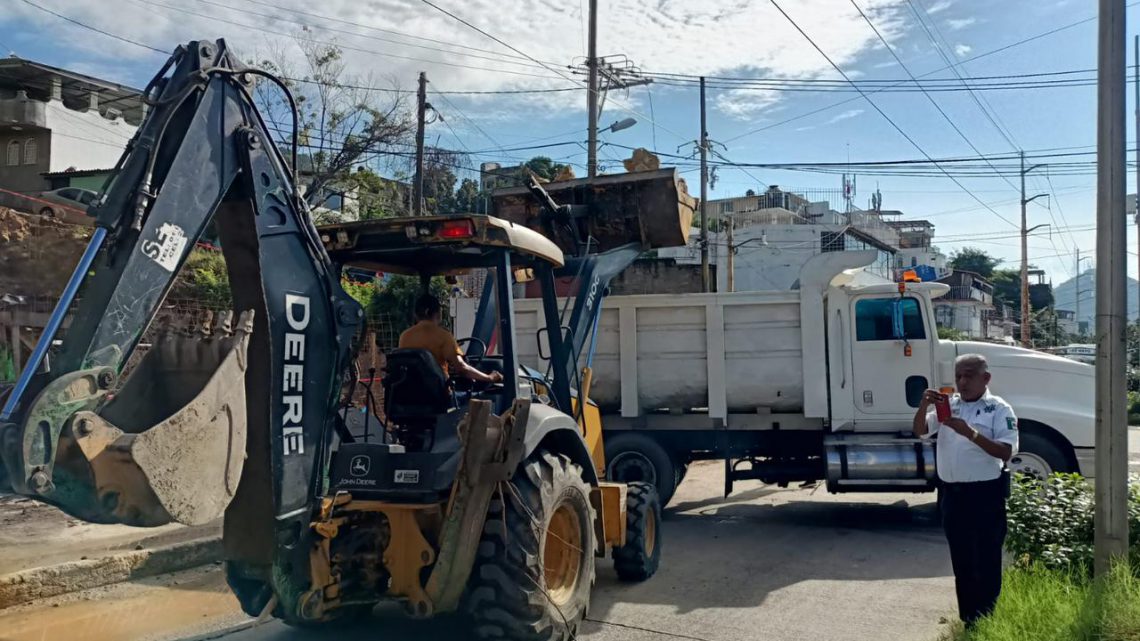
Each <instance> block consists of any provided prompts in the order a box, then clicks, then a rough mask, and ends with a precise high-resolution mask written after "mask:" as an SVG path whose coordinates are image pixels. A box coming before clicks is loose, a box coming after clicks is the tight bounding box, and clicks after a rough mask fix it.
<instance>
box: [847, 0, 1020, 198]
mask: <svg viewBox="0 0 1140 641" xmlns="http://www.w3.org/2000/svg"><path fill="white" fill-rule="evenodd" d="M850 2H851V6H853V7H855V10H856V11H858V12H859V15H860V16H862V17H863V20H864V21H865V22H866V23H867V25H868V26H869V27H871V31H874V32H875V36H877V37H878V38H879V42H882V43H883V46H884V47H885V48H886V49H887V51H889V52H890V53H891V56H893V57H894V59H895V61H896V62H898V63H899V66H900V67H902V69H903V71H905V72H906V75H907V76H908V77H909V78H910V79H911V80H914V81H915V82H916V83H917V82H918V79H917V78H915V77H914V74H913V73H911V71H910V67H908V66H906V63H905V62H903V60H902V58H901V57H900V56H899V55H898V53H896V52H895V50H894V48H893V47H891V44H890V43H889V42H887V39H886V38H884V37H883V34H882V33H880V32H879V29H878V27H876V26H875V23H873V22H871V19H870V18H868V17H867V14H865V13H863V9H862V8H861V7H860V6H859V5H858V4H857V3H856V2H855V0H850ZM911 8H912V9H913V8H914V5H911ZM922 93H923V95H924V96H926V99H927V100H928V101H930V104H931V105H933V106H934V108H935V109H937V110H938V113H939V114H941V116H942V118H943V119H944V120H945V121H946V122H947V124H949V125H950V127H951V128H952V129H953V130H954V131H955V132H956V133H957V134H958V136H959V137H961V138H962V140H964V141H966V144H967V145H969V146H970V149H973V150H974V153H975V154H977V155H978V156H979V157H984V154H983V153H982V150H980V149H978V146H977V145H975V144H974V142H973V141H972V140H970V138H969V136H967V135H966V133H965V132H963V131H962V130H961V129H960V128H959V127H958V125H957V124H956V123H955V122H954V120H953V119H951V118H950V116H949V114H947V113H946V111H945V110H944V109H943V108H942V106H941V105H939V104H938V101H936V100H935V99H934V97H933V96H931V95H930V94H929V93H928V92H926V91H923V92H922ZM985 162H986V164H987V165H989V166H990V168H991V169H993V170H994V173H998V171H997V168H996V167H994V166H993V164H992V163H991V162H990V161H989V160H986V161H985ZM1003 178H1004V177H1003ZM1004 179H1005V182H1006V183H1008V184H1009V186H1010V188H1012V189H1013V190H1015V191H1016V190H1017V186H1016V185H1014V184H1013V181H1011V180H1009V179H1008V178H1004ZM1019 193H1020V192H1019Z"/></svg>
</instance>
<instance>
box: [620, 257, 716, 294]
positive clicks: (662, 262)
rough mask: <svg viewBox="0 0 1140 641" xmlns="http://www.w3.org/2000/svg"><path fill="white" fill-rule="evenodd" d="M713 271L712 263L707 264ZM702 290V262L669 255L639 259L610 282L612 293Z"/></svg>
mask: <svg viewBox="0 0 1140 641" xmlns="http://www.w3.org/2000/svg"><path fill="white" fill-rule="evenodd" d="M710 269H712V271H713V272H714V273H715V271H716V270H715V266H710ZM700 291H701V266H700V265H691V264H690V265H679V264H677V262H676V261H675V260H672V259H646V260H638V261H637V262H635V263H634V264H632V265H630V266H629V267H628V268H626V270H625V271H624V272H622V273H621V274H620V275H618V277H617V278H615V279H613V280H612V281H611V282H610V295H611V296H631V295H635V294H691V293H697V292H700Z"/></svg>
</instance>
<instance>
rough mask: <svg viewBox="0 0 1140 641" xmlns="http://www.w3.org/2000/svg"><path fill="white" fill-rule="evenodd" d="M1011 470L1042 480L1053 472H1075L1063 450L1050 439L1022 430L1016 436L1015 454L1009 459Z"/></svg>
mask: <svg viewBox="0 0 1140 641" xmlns="http://www.w3.org/2000/svg"><path fill="white" fill-rule="evenodd" d="M1009 469H1010V471H1012V472H1020V473H1022V474H1029V475H1031V476H1034V477H1036V478H1038V479H1040V480H1042V481H1044V480H1045V479H1047V478H1049V476H1051V475H1052V474H1053V473H1055V472H1075V471H1076V470H1075V469H1073V466H1072V465H1070V463H1069V457H1068V456H1066V455H1065V452H1064V450H1062V449H1061V448H1060V447H1058V446H1057V444H1056V443H1054V442H1053V441H1052V440H1051V439H1049V438H1048V437H1046V436H1043V435H1041V434H1038V433H1036V432H1030V431H1024V432H1022V433H1021V434H1020V435H1019V437H1018V447H1017V454H1014V455H1013V458H1011V459H1010V460H1009Z"/></svg>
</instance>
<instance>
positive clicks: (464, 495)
mask: <svg viewBox="0 0 1140 641" xmlns="http://www.w3.org/2000/svg"><path fill="white" fill-rule="evenodd" d="M259 77H260V78H259ZM255 81H268V82H276V79H275V78H273V77H272V76H269V75H267V74H264V73H262V72H259V71H257V70H252V69H246V68H244V67H242V66H241V65H240V64H239V63H238V61H237V60H236V59H235V58H234V57H233V55H232V54H231V52H230V51H229V49H228V48H227V47H226V44H225V43H224V42H223V41H217V42H211V41H195V42H191V43H189V44H188V45H185V46H181V47H179V48H178V49H177V50H176V51H175V53H174V55H173V56H172V57H171V59H170V60H169V62H168V63H167V64H166V65H165V66H164V67H163V68H162V70H161V71H160V72H159V73H158V74H157V75H156V76H155V78H154V79H153V80H152V81H151V83H150V84H149V85H148V86H147V88H146V91H145V96H146V99H147V102H148V104H149V105H150V107H151V108H150V110H149V113H148V115H147V117H146V120H145V122H144V123H143V125H142V126H141V127H140V129H139V131H138V133H137V135H136V136H135V137H134V139H132V141H131V142H130V143H129V145H128V148H127V150H126V152H125V153H124V155H123V157H122V159H121V160H120V162H119V165H118V167H117V168H116V171H115V173H114V176H113V178H112V179H111V181H110V183H109V185H108V187H107V189H106V190H105V193H104V195H103V197H102V198H101V200H100V201H99V202H98V203H96V204H95V205H94V206H93V207H92V209H91V214H92V215H93V216H94V217H95V218H96V221H97V227H96V231H95V233H94V236H93V238H92V240H91V242H90V245H89V247H88V248H87V250H86V252H85V253H84V255H83V257H82V259H81V260H80V263H79V265H78V267H77V268H76V270H75V272H74V275H73V276H72V278H71V280H70V281H69V283H68V285H67V287H66V289H65V291H64V292H63V295H62V297H61V300H60V302H59V305H58V307H57V308H56V310H55V312H54V313H53V314H52V316H51V321H50V322H49V324H48V326H47V328H46V330H45V332H44V334H43V336H42V338H41V340H40V342H39V344H38V345H37V347H36V349H35V351H34V352H33V354H32V357H31V358H30V360H29V363H28V364H27V366H26V368H25V370H24V371H23V373H22V374H21V376H20V378H19V380H18V382H17V384H16V386H15V388H14V389H13V391H12V393H11V395H10V396H9V398H8V399H7V401H6V403H5V405H4V407H3V411H2V413H0V454H2V457H3V462H4V466H5V468H6V470H7V475H8V477H9V479H10V481H11V484H12V486H13V489H14V490H15V491H16V492H19V493H21V494H25V495H28V496H32V497H35V498H37V499H39V500H42V501H45V502H48V503H51V504H54V505H57V506H59V507H60V508H61V509H63V510H64V511H66V512H68V513H69V514H72V515H74V516H76V517H79V518H82V519H85V520H88V521H92V522H100V523H125V524H130V525H137V526H155V525H160V524H164V523H169V522H181V523H187V524H197V523H205V522H209V521H211V520H213V519H216V518H218V517H219V516H223V515H224V548H225V557H226V572H227V579H228V581H229V584H230V586H231V588H232V589H233V592H234V594H235V595H236V596H237V598H238V600H239V601H240V602H241V605H242V607H243V609H244V610H245V611H246V612H248V613H250V614H251V615H258V614H263V613H271V614H272V615H273V616H276V617H279V618H281V619H284V620H285V621H286V622H289V623H291V624H295V625H310V624H320V623H324V622H329V621H333V620H336V619H340V618H344V617H347V616H353V615H356V614H359V613H362V612H366V611H368V610H369V609H370V608H371V606H372V605H374V604H376V603H377V602H379V601H382V600H386V599H398V600H402V601H403V602H404V603H405V604H406V605H407V607H408V610H409V611H410V612H411V613H412V614H413V615H415V616H421V617H426V616H431V615H433V614H436V613H441V612H447V611H456V610H464V611H466V612H468V613H469V614H470V615H471V616H472V617H473V619H474V622H475V624H474V626H473V629H474V630H475V632H476V635H477V636H479V637H481V638H488V639H491V638H494V639H535V640H545V639H565V638H568V637H570V636H572V635H573V634H574V630H575V629H576V627H577V625H578V623H579V622H580V621H581V620H582V618H583V617H584V615H585V610H586V607H587V605H588V600H589V592H590V586H591V584H592V583H593V579H594V558H595V556H603V555H605V554H607V553H612V555H613V557H614V559H615V567H616V570H617V573H618V574H619V576H620V577H621V578H623V579H627V580H643V579H646V578H648V577H650V576H652V574H653V573H654V572H655V570H656V568H657V565H658V562H659V559H660V553H661V538H660V536H661V532H660V523H659V520H660V506H659V504H658V501H657V497H656V495H655V493H654V490H653V488H652V487H651V486H648V485H644V484H629V485H628V486H627V485H619V484H612V483H606V482H604V481H603V480H602V479H601V478H600V474H599V471H600V470H603V469H604V461H602V443H601V425H600V419H599V414H598V412H597V411H596V408H595V407H593V406H591V404H590V403H589V401H588V398H587V390H588V387H589V378H590V374H589V368H588V367H586V368H580V367H579V363H578V361H579V357H580V355H581V353H582V350H583V345H584V344H585V342H586V340H587V338H588V336H589V335H590V331H591V329H592V328H593V326H594V323H595V319H596V318H597V313H598V309H599V307H600V299H601V297H602V296H603V295H604V291H605V287H606V284H607V283H608V282H609V279H610V278H611V277H612V276H613V275H615V274H616V273H618V272H620V271H621V269H624V267H625V266H626V265H628V264H629V262H630V261H631V260H632V258H633V257H634V256H636V255H637V253H639V252H640V251H642V250H643V249H645V248H647V247H650V246H653V245H655V244H660V243H661V242H662V241H661V239H662V238H668V239H669V240H668V241H667V242H670V243H675V242H684V235H685V233H686V231H687V229H688V226H689V221H688V220H687V218H686V213H685V212H686V207H685V205H684V204H683V203H682V205H681V206H678V198H679V197H682V194H683V188H680V187H679V185H678V183H677V181H676V178H675V176H673V174H672V173H671V172H669V173H668V175H667V176H666V175H665V174H663V173H662V171H658V172H650V173H649V174H646V176H645V178H646V179H645V180H641V179H640V178H639V177H637V176H636V175H631V176H630V177H628V178H626V179H622V180H618V181H616V183H615V184H616V187H613V188H612V189H610V190H609V191H606V188H605V187H604V186H602V187H599V186H598V185H596V184H593V183H591V182H590V181H577V182H576V183H572V184H570V185H569V188H568V191H565V192H564V193H565V194H566V199H567V200H569V201H570V202H569V203H568V204H561V205H559V204H556V203H555V202H554V201H553V200H552V199H551V198H550V196H549V195H547V194H546V192H545V191H544V190H543V188H542V187H541V186H539V185H537V184H536V183H532V185H531V188H532V189H531V192H532V194H533V199H532V202H531V203H529V204H520V203H518V202H513V203H504V204H503V215H505V216H507V217H508V218H511V220H504V219H502V218H496V217H490V216H476V215H470V216H459V217H436V216H428V217H418V218H404V219H386V220H381V221H370V222H361V223H349V224H344V225H336V226H331V227H325V228H321V229H320V230H318V229H316V228H315V227H314V226H313V225H312V223H311V221H310V219H309V216H308V211H307V207H306V205H305V203H304V200H303V199H302V198H301V196H300V194H299V193H298V187H297V185H296V183H295V182H294V180H293V178H292V176H291V175H290V172H289V170H288V167H293V166H296V148H295V143H294V148H293V149H292V151H291V155H292V162H287V161H286V158H285V157H283V156H282V154H281V153H280V152H279V151H278V149H277V148H276V147H275V146H274V145H273V144H272V142H271V140H270V136H269V135H268V132H267V129H266V126H265V123H264V122H263V121H262V118H261V116H260V115H259V114H258V112H257V109H256V108H255V107H254V104H253V101H252V99H251V98H250V91H251V87H252V84H253V83H254V82H255ZM282 90H283V91H284V90H285V88H284V87H282ZM286 93H287V91H286ZM663 171H664V170H663ZM611 182H613V181H611ZM639 190H640V191H639ZM662 190H664V192H668V193H669V194H671V196H668V197H667V198H665V200H664V201H663V202H665V205H666V206H664V207H663V208H662V207H661V206H660V203H659V202H658V201H656V200H654V199H653V198H649V197H648V196H649V195H651V194H656V195H657V196H660V194H661V193H662ZM607 194H609V195H608V196H607ZM615 194H616V196H615ZM641 196H645V198H642V197H641ZM607 198H610V200H609V201H607ZM683 198H687V196H684V197H683ZM683 198H682V199H683ZM670 199H671V200H670ZM610 201H612V202H610ZM650 202H653V203H655V204H654V205H653V207H654V208H655V209H654V211H653V212H649V211H641V209H640V207H641V205H642V204H644V203H650ZM599 203H603V204H605V205H606V206H605V207H600V206H599ZM678 212H680V214H678ZM652 214H656V218H657V219H664V223H662V222H661V221H660V220H658V221H657V222H654V218H655V216H654V215H652ZM689 215H691V211H689ZM211 221H212V222H213V225H214V226H215V228H216V229H217V231H218V234H219V237H220V239H221V245H222V248H223V252H224V255H225V259H226V264H227V269H228V271H229V278H230V283H231V289H232V295H233V303H234V310H235V314H233V315H229V314H223V315H220V316H219V319H218V322H217V324H216V325H215V327H214V328H212V332H198V334H200V335H187V333H186V332H167V333H165V334H163V335H160V336H159V337H158V338H157V339H156V340H155V341H154V345H153V346H152V347H151V349H150V350H149V351H147V353H146V354H145V356H144V357H143V359H142V360H141V362H140V363H139V364H138V365H137V366H136V367H135V368H133V369H132V370H130V372H129V373H128V374H127V378H126V380H123V381H120V380H119V379H120V376H121V375H122V374H123V373H124V371H125V370H124V368H125V365H126V363H127V360H128V358H129V357H130V356H131V355H132V353H134V352H135V350H136V348H137V347H138V343H139V341H140V337H141V336H142V334H143V332H144V331H145V330H146V329H147V328H148V326H149V325H150V324H151V322H152V321H153V320H154V318H155V315H156V312H157V310H158V309H159V308H160V306H161V304H162V302H163V299H164V297H165V295H166V293H167V291H168V290H169V288H170V286H171V283H172V281H173V280H174V278H175V275H176V273H177V272H178V269H179V267H180V266H181V265H182V263H183V261H184V260H185V258H186V256H187V254H188V252H189V251H190V249H191V248H192V247H193V245H194V243H195V241H196V240H197V239H198V238H199V237H200V236H201V234H202V233H203V230H204V229H205V228H206V226H207V224H208V223H210V222H211ZM669 228H672V229H673V231H674V232H675V233H672V234H670V233H667V232H665V233H663V232H662V229H666V230H667V229H669ZM619 241H620V242H619ZM354 267H364V268H368V269H373V270H378V271H384V272H394V273H406V274H414V275H418V276H419V277H420V278H421V281H422V282H423V283H424V285H425V287H426V286H427V284H428V282H429V279H430V277H431V276H432V275H435V274H454V273H458V272H463V271H467V270H473V269H489V270H490V271H489V273H490V274H491V276H490V277H489V278H488V285H487V287H486V288H485V290H484V292H483V296H482V298H481V306H480V310H479V314H478V320H477V322H476V329H475V332H474V333H475V335H474V336H472V337H470V338H469V339H466V340H465V341H464V342H466V343H467V344H468V349H467V356H468V359H469V361H470V362H472V363H473V364H475V365H477V366H478V367H481V368H483V369H484V370H487V371H490V370H497V371H499V372H501V373H502V375H503V383H502V384H501V385H494V386H472V385H461V384H459V383H457V382H453V381H448V380H447V378H446V377H445V376H444V374H443V372H442V370H441V369H440V367H439V365H438V364H437V363H436V362H435V361H434V359H432V358H431V356H430V355H428V354H427V353H426V352H424V351H421V350H396V351H395V352H393V353H391V354H389V355H388V360H387V366H386V371H385V372H384V389H385V396H384V412H383V416H382V418H383V419H384V421H383V423H381V424H380V425H379V426H378V427H377V428H376V429H375V430H374V431H370V430H368V429H366V430H365V432H364V433H363V434H361V433H359V432H357V433H354V432H353V431H352V430H350V429H348V427H347V426H346V425H345V423H344V421H343V418H342V414H341V412H340V410H341V409H342V406H343V404H344V402H345V399H346V397H348V396H350V394H349V393H346V391H345V390H346V389H351V388H352V387H353V386H354V385H355V381H354V379H353V375H352V372H353V371H354V356H355V351H356V349H357V347H358V342H359V337H360V335H361V332H360V331H359V330H360V328H361V325H362V310H361V308H360V306H359V305H358V304H357V303H356V302H355V301H354V300H353V299H352V298H350V297H349V296H348V295H346V294H345V292H344V291H343V290H342V289H341V286H340V278H341V273H342V271H343V270H345V269H348V268H354ZM565 275H569V276H574V277H576V278H575V281H574V282H575V283H576V284H575V285H574V287H576V288H577V290H576V291H577V293H578V295H577V296H575V297H574V305H573V308H572V310H567V309H566V308H563V309H561V310H560V309H559V303H558V301H557V299H556V297H555V282H556V280H555V279H556V277H557V276H565ZM532 279H533V280H537V282H538V283H539V285H540V288H541V291H542V295H543V300H544V309H545V312H546V334H547V337H546V344H547V345H549V349H550V352H551V356H552V363H553V367H552V369H551V372H550V373H549V376H548V375H547V374H546V373H541V372H534V371H531V370H527V369H523V368H520V367H519V366H518V363H517V361H516V357H515V349H514V346H515V335H514V324H513V323H514V314H513V310H512V304H513V303H512V301H513V292H512V289H513V288H514V286H515V285H516V284H517V283H519V282H525V281H528V280H532ZM572 293H573V292H572ZM567 311H568V312H569V316H566V314H565V312H567ZM68 316H69V317H70V319H71V322H70V327H68V329H67V330H66V332H62V333H61V329H60V328H61V326H62V325H63V321H64V318H65V317H68ZM566 318H568V319H569V321H568V323H564V322H563V321H564V319H566ZM57 341H59V342H60V343H61V345H60V348H59V350H58V352H57V353H53V354H52V356H51V358H50V361H49V359H48V358H47V355H48V351H49V347H51V346H52V345H53V343H55V342H57Z"/></svg>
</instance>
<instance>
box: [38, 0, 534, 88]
mask: <svg viewBox="0 0 1140 641" xmlns="http://www.w3.org/2000/svg"><path fill="white" fill-rule="evenodd" d="M23 1H24V2H30V0H23ZM133 1H134V2H136V3H141V4H146V5H150V6H152V7H159V8H163V9H169V10H171V11H177V12H178V13H184V14H187V15H191V16H195V17H198V18H202V19H205V20H211V21H213V22H220V23H222V24H228V25H231V26H234V27H241V28H243V29H253V30H255V31H260V32H262V33H268V34H272V35H276V36H282V37H285V38H299V39H302V40H304V41H306V42H312V43H314V44H321V45H326V46H331V47H338V48H340V49H347V50H349V51H357V52H360V53H367V54H372V55H375V56H380V57H383V58H395V59H397V60H410V61H413V62H423V63H426V64H431V65H443V66H445V67H456V68H459V69H472V70H475V71H489V72H492V73H505V74H510V75H514V76H528V77H531V78H550V76H545V75H540V74H534V73H527V72H524V71H514V70H511V69H496V68H492V67H478V66H475V65H465V64H462V63H458V62H446V61H443V60H431V59H429V58H416V57H414V56H403V55H399V54H395V53H389V52H386V51H376V50H375V49H365V48H363V47H355V46H352V45H347V44H340V43H336V42H330V41H327V40H318V39H316V38H301V37H299V36H298V35H297V34H290V33H284V32H281V31H274V30H272V29H267V28H265V27H262V26H257V25H252V24H245V23H242V22H236V21H234V20H229V19H227V18H222V17H219V16H212V15H209V14H204V13H198V12H196V11H190V10H189V9H183V8H181V7H173V6H170V5H165V4H162V3H159V2H154V0H133ZM514 64H517V63H514Z"/></svg>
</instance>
